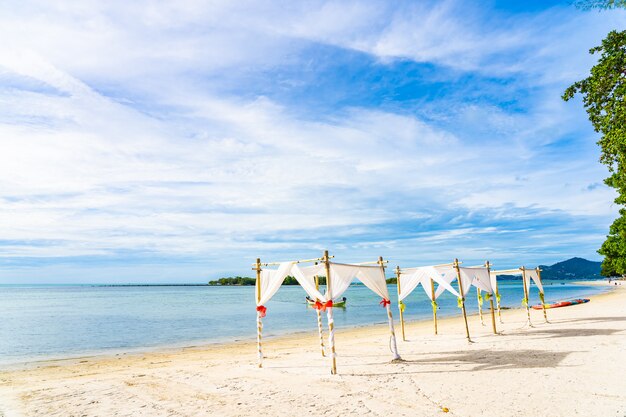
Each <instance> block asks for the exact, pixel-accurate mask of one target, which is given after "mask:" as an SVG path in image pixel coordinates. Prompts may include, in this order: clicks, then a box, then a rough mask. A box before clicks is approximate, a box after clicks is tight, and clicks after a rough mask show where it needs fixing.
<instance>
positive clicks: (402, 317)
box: [396, 266, 406, 342]
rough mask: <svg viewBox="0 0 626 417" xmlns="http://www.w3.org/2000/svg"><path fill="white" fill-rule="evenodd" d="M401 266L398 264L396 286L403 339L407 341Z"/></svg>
mask: <svg viewBox="0 0 626 417" xmlns="http://www.w3.org/2000/svg"><path fill="white" fill-rule="evenodd" d="M400 275H401V272H400V267H399V266H396V284H397V285H396V286H397V288H398V310H399V311H400V328H401V329H402V341H404V342H406V336H405V335H404V303H403V302H402V300H400V293H401V290H400Z"/></svg>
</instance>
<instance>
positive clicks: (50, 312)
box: [0, 282, 607, 365]
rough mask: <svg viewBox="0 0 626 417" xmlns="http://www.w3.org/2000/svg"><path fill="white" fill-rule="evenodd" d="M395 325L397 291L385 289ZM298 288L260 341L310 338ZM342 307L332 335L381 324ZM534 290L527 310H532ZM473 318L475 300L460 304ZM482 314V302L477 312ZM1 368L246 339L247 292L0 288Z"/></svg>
mask: <svg viewBox="0 0 626 417" xmlns="http://www.w3.org/2000/svg"><path fill="white" fill-rule="evenodd" d="M544 285H546V288H545V291H546V302H550V301H557V300H562V299H568V298H574V297H582V296H590V295H593V294H598V293H600V292H604V291H607V288H603V287H592V286H583V285H576V284H573V283H565V284H564V285H561V283H559V282H552V283H550V282H547V283H545V284H544ZM499 289H500V293H501V295H502V305H503V306H509V307H519V306H520V302H521V299H522V298H523V295H522V292H523V291H522V287H521V282H502V283H500V284H499ZM389 291H390V293H391V294H392V308H393V310H392V311H393V313H394V316H396V319H397V305H396V297H395V294H396V286H395V285H390V286H389ZM304 296H305V293H304V291H303V290H302V289H301V288H300V287H299V286H283V287H282V288H281V289H280V290H279V291H278V293H277V294H276V295H275V296H274V298H273V299H272V300H271V301H270V302H268V303H267V305H266V306H267V309H268V310H267V317H266V318H265V319H264V321H263V322H264V335H265V336H272V335H278V334H284V333H289V332H293V331H312V332H316V331H317V321H316V319H315V311H314V310H313V309H311V308H309V307H307V305H306V303H305V302H304ZM345 296H346V297H347V298H348V307H347V308H345V309H342V308H335V309H334V313H335V324H336V326H337V327H339V328H341V327H349V326H358V325H366V324H374V323H385V322H386V314H385V310H384V309H383V308H382V307H381V306H380V305H379V301H380V298H379V297H378V296H376V295H375V294H374V293H372V292H371V291H370V290H369V289H367V288H366V287H364V286H362V285H354V286H351V287H350V288H349V289H348V291H347V292H346V294H345ZM405 302H406V304H407V308H406V311H405V319H406V320H415V319H424V318H430V317H431V314H432V309H431V305H430V302H429V300H428V299H427V297H426V294H425V293H424V291H423V290H422V289H421V287H418V288H417V289H416V290H415V291H414V292H413V293H412V294H411V295H410V296H409V297H408V298H407V300H405ZM538 302H539V299H538V293H537V289H536V287H532V289H531V303H533V304H535V303H538ZM438 303H439V307H440V310H439V312H438V314H439V315H440V316H446V315H455V314H459V311H460V310H459V309H458V308H457V301H456V298H455V297H454V296H453V295H452V294H449V293H444V294H443V295H442V296H441V297H440V298H439V299H438ZM466 305H467V309H468V312H470V313H471V312H475V311H477V301H476V292H475V290H474V289H473V288H472V291H470V293H469V294H468V297H467V302H466ZM484 307H485V308H487V307H488V302H487V303H486V304H485V306H484ZM0 317H1V318H2V321H1V322H0V364H5V365H6V364H12V363H20V362H27V361H32V360H40V359H51V358H64V357H70V356H78V355H83V354H92V353H102V352H112V351H128V350H133V349H142V348H143V349H145V348H151V347H158V346H183V345H184V346H187V345H192V344H197V343H203V342H223V341H233V340H239V339H252V338H254V337H255V335H256V318H255V317H256V313H255V309H254V287H204V286H203V287H182V286H181V287H145V286H144V287H102V286H87V285H85V286H16V285H4V286H0Z"/></svg>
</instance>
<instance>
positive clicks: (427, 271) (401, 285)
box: [396, 264, 460, 340]
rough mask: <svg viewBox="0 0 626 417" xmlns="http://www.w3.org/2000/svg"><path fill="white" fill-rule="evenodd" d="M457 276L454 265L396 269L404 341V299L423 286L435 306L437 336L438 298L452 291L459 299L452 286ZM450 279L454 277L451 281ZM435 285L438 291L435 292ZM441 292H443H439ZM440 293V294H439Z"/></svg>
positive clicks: (434, 319)
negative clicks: (445, 291)
mask: <svg viewBox="0 0 626 417" xmlns="http://www.w3.org/2000/svg"><path fill="white" fill-rule="evenodd" d="M455 276H456V271H455V270H454V267H453V264H443V265H433V266H422V267H414V268H406V269H400V267H396V279H397V287H398V308H399V309H400V324H401V327H402V340H406V336H405V332H404V310H405V308H406V305H405V304H404V299H405V298H406V297H408V296H409V294H411V293H412V292H413V290H415V288H417V286H418V285H419V284H421V285H422V288H423V289H424V292H425V293H426V296H427V297H428V298H429V299H430V303H431V305H432V306H433V321H434V324H435V334H437V301H436V300H437V298H438V297H439V296H440V295H441V294H442V293H443V291H444V290H448V291H450V292H451V293H452V294H454V295H455V296H457V297H459V296H460V295H459V293H458V292H457V290H455V289H454V287H452V286H451V285H450V282H452V281H453V279H454V277H455ZM450 277H452V278H451V279H450ZM435 283H437V284H438V289H437V291H435ZM439 290H441V291H439ZM438 291H439V292H438Z"/></svg>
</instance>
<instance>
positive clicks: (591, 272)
mask: <svg viewBox="0 0 626 417" xmlns="http://www.w3.org/2000/svg"><path fill="white" fill-rule="evenodd" d="M601 265H602V262H594V261H588V260H587V259H583V258H576V257H575V258H571V259H568V260H566V261H562V262H557V263H555V264H554V265H539V269H541V279H542V280H570V279H571V280H583V279H601V278H604V277H603V276H602V275H601V274H600V267H601ZM498 278H500V279H504V280H507V279H519V275H517V276H515V275H498Z"/></svg>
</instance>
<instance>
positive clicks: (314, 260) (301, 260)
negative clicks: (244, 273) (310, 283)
mask: <svg viewBox="0 0 626 417" xmlns="http://www.w3.org/2000/svg"><path fill="white" fill-rule="evenodd" d="M334 257H335V256H334V255H333V256H330V258H331V259H332V258H334ZM323 259H324V258H313V259H300V260H298V261H289V262H293V263H294V264H301V263H306V262H319V261H322V260H323ZM282 263H284V262H266V263H263V264H261V265H262V266H271V265H280V264H282ZM252 266H256V264H252Z"/></svg>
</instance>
